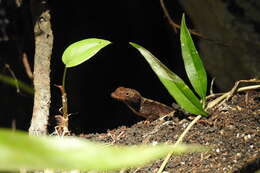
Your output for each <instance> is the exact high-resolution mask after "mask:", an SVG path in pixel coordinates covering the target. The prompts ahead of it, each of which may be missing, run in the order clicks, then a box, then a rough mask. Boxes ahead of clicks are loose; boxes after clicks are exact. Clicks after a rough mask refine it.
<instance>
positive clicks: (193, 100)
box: [130, 43, 207, 116]
mask: <svg viewBox="0 0 260 173" xmlns="http://www.w3.org/2000/svg"><path fill="white" fill-rule="evenodd" d="M130 44H131V45H132V46H133V47H135V48H136V49H137V50H138V51H139V52H140V53H141V54H142V55H143V56H144V58H145V59H146V61H147V62H148V63H149V65H150V66H151V68H152V69H153V71H154V72H155V73H156V75H157V76H158V77H159V79H160V81H161V82H162V83H163V85H164V86H165V87H166V88H167V90H168V91H169V93H170V94H171V95H172V96H173V97H174V99H175V100H176V102H177V103H178V104H179V105H180V106H181V107H182V108H183V109H184V110H186V111H187V112H190V113H193V114H200V115H204V116H206V115H207V113H206V112H205V111H204V110H203V108H202V104H201V103H200V101H199V99H198V98H197V97H196V96H195V95H194V94H193V92H192V91H191V90H190V89H189V87H188V86H187V85H186V84H185V83H184V81H183V80H182V79H181V78H180V77H179V76H177V75H176V74H175V73H173V72H172V71H171V70H169V69H168V68H167V67H166V66H165V65H164V64H162V63H161V62H160V61H159V60H158V59H157V58H156V57H155V56H154V55H153V54H152V53H150V52H149V51H148V50H146V49H145V48H143V47H141V46H140V45H138V44H136V43H130Z"/></svg>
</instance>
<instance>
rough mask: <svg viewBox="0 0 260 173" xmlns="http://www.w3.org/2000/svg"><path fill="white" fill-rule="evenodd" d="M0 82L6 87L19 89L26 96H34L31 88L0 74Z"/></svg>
mask: <svg viewBox="0 0 260 173" xmlns="http://www.w3.org/2000/svg"><path fill="white" fill-rule="evenodd" d="M0 81H2V82H3V83H6V84H8V85H11V86H12V87H15V88H19V89H21V90H23V91H24V92H26V93H28V94H31V95H33V94H34V90H33V88H32V87H30V86H29V85H27V84H26V83H24V82H22V81H20V80H17V79H14V78H12V77H9V76H5V75H2V74H0Z"/></svg>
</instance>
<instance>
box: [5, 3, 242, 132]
mask: <svg viewBox="0 0 260 173" xmlns="http://www.w3.org/2000/svg"><path fill="white" fill-rule="evenodd" d="M25 2H26V1H25ZM165 4H166V6H167V8H168V10H169V12H170V14H171V16H172V17H173V19H174V21H175V22H176V23H180V19H181V16H182V14H183V12H184V9H183V8H182V7H181V6H180V4H179V3H178V1H166V2H165ZM49 6H50V9H51V14H52V29H53V33H54V47H53V54H52V65H51V66H52V67H51V70H52V71H51V89H52V103H51V115H50V124H49V131H50V132H52V131H53V127H54V126H55V120H54V116H55V115H57V114H59V111H58V110H59V108H60V107H61V98H60V92H59V90H58V89H57V88H56V87H54V84H61V81H62V75H63V70H64V64H63V63H62V61H61V57H62V53H63V51H64V50H65V48H66V47H67V46H69V45H70V44H72V43H74V42H76V41H79V40H82V39H86V38H102V39H107V40H110V41H112V42H113V44H111V45H109V46H108V47H106V48H104V49H102V51H100V52H99V53H98V54H97V55H95V56H94V57H93V58H92V59H90V60H89V61H87V62H85V63H83V64H81V65H79V66H77V67H73V68H71V69H69V70H68V74H67V81H66V89H67V93H68V103H69V112H70V113H72V115H71V116H70V121H69V124H70V130H71V131H72V132H73V133H77V134H78V133H90V132H104V131H106V130H107V129H112V128H115V127H118V126H120V125H128V126H130V125H131V124H133V123H135V122H137V121H139V120H141V118H139V117H137V116H135V115H134V114H133V113H132V112H131V111H130V110H129V109H128V108H127V107H126V106H125V105H124V104H123V103H120V102H118V101H115V100H113V99H112V98H111V97H110V93H111V92H112V91H114V90H115V89H116V88H117V87H118V86H125V87H130V88H134V89H136V90H138V91H139V92H140V93H142V95H143V96H144V97H148V98H151V99H154V100H157V101H160V102H163V103H165V104H168V105H170V104H171V103H172V102H174V100H173V99H172V98H171V96H170V95H169V94H168V92H167V90H166V89H165V88H164V87H163V85H162V84H161V83H160V82H159V80H158V79H157V77H156V75H155V74H154V73H153V72H152V70H151V69H150V67H149V66H148V64H147V63H146V62H145V60H144V58H143V57H142V56H141V55H140V54H139V53H138V52H137V51H136V50H135V49H134V48H132V47H131V46H130V45H129V44H128V42H129V41H132V42H136V43H138V44H140V45H142V46H144V47H145V48H146V49H148V50H149V51H151V52H152V53H153V54H154V55H155V56H156V57H157V58H159V59H160V60H161V61H162V62H163V63H164V64H166V65H167V66H168V67H169V68H170V69H171V70H173V71H174V72H175V73H177V74H178V75H179V76H180V77H182V78H183V79H185V80H186V81H187V78H186V75H185V72H184V67H183V63H182V59H181V53H180V42H179V34H176V33H175V32H174V30H173V29H172V27H171V26H170V25H169V24H168V22H167V20H166V19H165V17H164V14H163V11H162V9H161V6H160V2H159V0H142V1H140V0H131V1H130V0H127V1H126V0H125V1H119V0H118V1H103V0H95V1H83V0H82V1H80V0H78V1H58V0H51V1H49ZM0 12H1V13H0V21H5V22H2V23H1V24H0V26H1V32H0V33H1V35H0V38H1V41H0V72H1V73H3V74H5V75H9V76H10V72H9V71H8V70H7V69H6V68H5V64H9V65H10V67H11V69H12V70H13V71H14V73H15V75H16V77H17V78H18V79H19V80H22V81H24V82H26V83H28V84H31V81H30V79H29V78H28V77H27V76H26V74H25V71H24V68H23V65H22V63H21V58H20V57H19V52H21V51H25V52H27V54H28V57H29V60H30V63H31V65H32V64H33V55H34V42H33V33H32V31H33V26H32V22H31V16H30V9H29V3H28V2H27V3H25V4H24V6H23V7H22V8H15V7H14V4H13V3H12V1H8V0H6V1H1V6H0ZM238 13H239V12H238ZM186 19H187V21H188V26H189V27H190V28H192V23H191V21H190V20H189V15H187V18H186ZM5 36H7V37H5ZM193 38H194V39H195V42H197V41H199V39H200V38H198V37H193ZM212 44H213V45H214V43H212ZM20 45H23V46H20ZM209 81H210V79H209ZM0 92H1V98H0V127H11V124H12V122H14V120H15V124H16V127H17V128H18V129H23V130H27V129H28V128H29V125H30V119H31V115H32V105H33V97H32V96H29V95H27V94H25V93H17V92H16V89H15V88H12V87H10V86H9V85H7V84H5V83H0Z"/></svg>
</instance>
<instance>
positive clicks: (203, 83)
mask: <svg viewBox="0 0 260 173" xmlns="http://www.w3.org/2000/svg"><path fill="white" fill-rule="evenodd" d="M180 39H181V51H182V58H183V60H184V65H185V70H186V73H187V75H188V77H189V80H190V82H191V84H192V86H193V88H194V89H195V91H196V92H197V93H198V95H199V96H200V97H201V98H202V99H203V100H204V99H205V97H206V92H207V74H206V71H205V69H204V66H203V63H202V61H201V59H200V56H199V54H198V51H197V50H196V48H195V46H194V43H193V41H192V38H191V36H190V33H189V30H188V28H187V26H186V23H185V16H184V15H183V16H182V21H181V36H180Z"/></svg>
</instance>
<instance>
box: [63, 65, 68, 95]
mask: <svg viewBox="0 0 260 173" xmlns="http://www.w3.org/2000/svg"><path fill="white" fill-rule="evenodd" d="M66 74H67V67H65V68H64V72H63V77H62V87H63V89H64V91H65V82H66Z"/></svg>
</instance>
